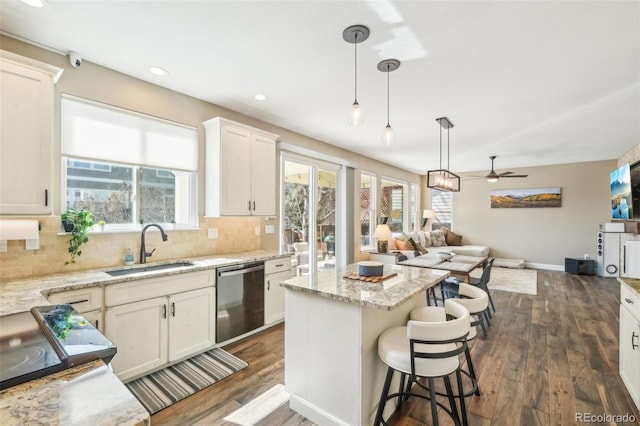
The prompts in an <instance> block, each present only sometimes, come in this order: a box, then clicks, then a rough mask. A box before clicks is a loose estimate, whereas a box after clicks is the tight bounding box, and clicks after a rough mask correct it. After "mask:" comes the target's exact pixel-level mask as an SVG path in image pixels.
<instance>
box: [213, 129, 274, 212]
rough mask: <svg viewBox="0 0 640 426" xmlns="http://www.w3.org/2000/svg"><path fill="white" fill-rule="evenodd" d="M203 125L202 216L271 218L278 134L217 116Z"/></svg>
mask: <svg viewBox="0 0 640 426" xmlns="http://www.w3.org/2000/svg"><path fill="white" fill-rule="evenodd" d="M203 125H204V127H205V130H206V141H207V142H206V152H205V154H206V165H205V167H206V173H205V174H206V184H205V193H206V197H205V198H206V199H205V216H214V217H217V216H250V215H254V216H274V215H275V214H276V169H277V164H276V139H277V138H278V135H275V134H273V133H268V132H265V131H262V130H259V129H256V128H253V127H249V126H245V125H243V124H240V123H236V122H233V121H230V120H226V119H224V118H221V117H216V118H212V119H211V120H208V121H205V122H204V123H203Z"/></svg>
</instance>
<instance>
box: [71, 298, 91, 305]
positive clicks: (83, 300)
mask: <svg viewBox="0 0 640 426" xmlns="http://www.w3.org/2000/svg"><path fill="white" fill-rule="evenodd" d="M88 301H89V299H82V300H76V301H73V302H67V303H68V304H69V305H76V304H78V303H84V302H88Z"/></svg>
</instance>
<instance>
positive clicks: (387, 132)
mask: <svg viewBox="0 0 640 426" xmlns="http://www.w3.org/2000/svg"><path fill="white" fill-rule="evenodd" d="M398 68H400V61H399V60H397V59H385V60H384V61H380V62H378V71H382V72H386V73H387V126H386V127H385V128H384V132H383V133H382V144H383V145H387V146H388V145H391V144H392V143H393V140H394V139H395V135H394V134H393V129H392V128H391V124H389V123H390V122H389V73H390V72H392V71H395V70H397V69H398Z"/></svg>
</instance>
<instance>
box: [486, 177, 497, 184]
mask: <svg viewBox="0 0 640 426" xmlns="http://www.w3.org/2000/svg"><path fill="white" fill-rule="evenodd" d="M497 181H498V176H487V182H489V183H496V182H497Z"/></svg>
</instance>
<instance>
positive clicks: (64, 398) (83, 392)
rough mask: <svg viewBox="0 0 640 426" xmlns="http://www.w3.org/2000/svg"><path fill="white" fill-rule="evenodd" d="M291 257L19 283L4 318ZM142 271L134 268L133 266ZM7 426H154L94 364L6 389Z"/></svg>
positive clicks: (237, 258)
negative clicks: (65, 298)
mask: <svg viewBox="0 0 640 426" xmlns="http://www.w3.org/2000/svg"><path fill="white" fill-rule="evenodd" d="M287 256H290V255H287V254H280V253H277V252H270V251H263V250H257V251H252V252H245V253H234V254H231V255H220V256H206V257H198V258H191V259H177V260H171V261H164V262H157V263H148V264H147V265H145V266H154V265H161V264H166V263H174V262H178V261H186V262H191V263H193V265H189V266H184V267H180V268H176V269H170V270H160V271H151V272H141V273H135V274H131V275H124V276H116V277H114V276H111V275H109V274H107V273H106V272H105V271H106V270H113V269H121V268H106V269H104V270H91V271H83V272H71V273H61V274H52V275H46V276H42V277H34V278H25V279H16V280H10V281H6V282H3V283H1V284H0V315H8V314H12V313H16V312H23V311H27V310H29V309H31V308H32V307H34V306H43V305H48V304H49V302H48V301H47V296H48V295H49V294H51V293H56V292H62V291H68V290H75V289H81V288H87V287H96V286H101V287H102V286H105V285H108V284H116V283H121V282H126V281H132V280H139V279H144V278H152V277H159V276H167V275H177V274H184V273H188V272H195V271H203V270H209V269H214V268H217V267H220V266H231V265H235V264H242V263H246V262H249V261H261V260H269V259H278V258H282V257H287ZM136 267H140V265H134V266H131V267H130V268H136ZM0 418H1V419H2V420H1V423H2V424H3V425H23V424H29V425H37V424H43V425H44V424H46V425H69V424H92V425H114V424H117V425H148V424H149V423H150V417H149V413H148V412H147V411H146V410H145V409H144V407H143V406H142V405H141V404H140V403H139V402H138V400H137V399H136V398H135V397H134V396H133V395H132V394H131V393H130V392H129V390H128V389H127V388H126V386H125V385H124V384H122V382H121V381H120V380H119V379H118V377H117V376H116V375H115V373H114V372H113V371H112V370H111V368H110V367H108V366H107V365H105V364H104V363H103V362H102V361H93V362H90V363H87V364H83V365H80V366H77V367H74V368H70V369H68V370H64V371H61V372H59V373H56V374H51V375H48V376H45V377H42V378H40V379H36V380H33V381H30V382H27V383H23V384H20V385H17V386H13V387H11V388H8V389H4V390H2V391H0Z"/></svg>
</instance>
